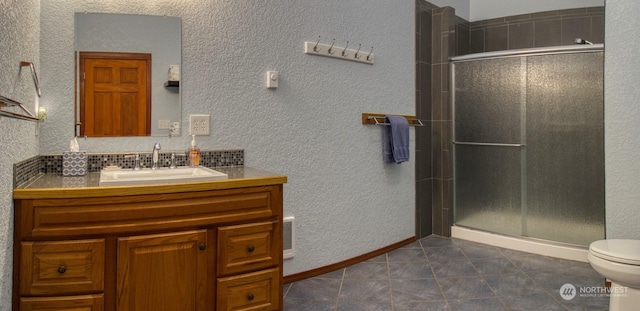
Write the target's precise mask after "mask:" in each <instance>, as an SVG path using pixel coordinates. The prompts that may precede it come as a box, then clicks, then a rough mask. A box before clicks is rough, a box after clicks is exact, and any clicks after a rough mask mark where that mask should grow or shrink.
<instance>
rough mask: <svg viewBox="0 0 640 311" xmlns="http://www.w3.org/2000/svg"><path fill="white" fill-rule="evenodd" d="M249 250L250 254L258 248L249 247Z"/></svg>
mask: <svg viewBox="0 0 640 311" xmlns="http://www.w3.org/2000/svg"><path fill="white" fill-rule="evenodd" d="M247 250H248V251H249V253H253V251H255V250H256V248H255V247H254V246H253V245H250V246H249V247H247Z"/></svg>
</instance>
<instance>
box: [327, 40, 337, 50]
mask: <svg viewBox="0 0 640 311" xmlns="http://www.w3.org/2000/svg"><path fill="white" fill-rule="evenodd" d="M334 44H336V39H335V38H333V42H331V46H330V47H329V50H328V51H327V53H329V54H333V51H332V50H333V45H334Z"/></svg>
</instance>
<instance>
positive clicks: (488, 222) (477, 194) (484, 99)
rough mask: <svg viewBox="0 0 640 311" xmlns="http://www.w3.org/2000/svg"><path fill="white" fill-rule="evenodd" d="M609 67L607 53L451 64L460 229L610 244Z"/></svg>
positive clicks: (511, 57) (512, 57)
mask: <svg viewBox="0 0 640 311" xmlns="http://www.w3.org/2000/svg"><path fill="white" fill-rule="evenodd" d="M603 67H604V65H603V52H601V51H599V52H594V51H589V52H579V53H573V52H572V53H559V54H549V53H547V54H535V55H509V56H506V57H499V58H485V59H474V60H464V61H456V62H454V63H453V64H452V78H453V85H452V90H453V96H452V97H453V100H454V223H455V224H456V225H460V226H465V227H470V228H474V229H480V230H485V231H490V232H495V233H502V234H507V235H516V236H525V237H532V238H539V239H544V240H550V241H556V242H562V243H569V244H577V245H588V244H589V243H591V242H593V241H595V240H599V239H603V238H604V120H603V119H604V105H603V102H604V100H603V97H604V92H603V90H604V88H603V81H604V78H603Z"/></svg>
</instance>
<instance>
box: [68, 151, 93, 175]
mask: <svg viewBox="0 0 640 311" xmlns="http://www.w3.org/2000/svg"><path fill="white" fill-rule="evenodd" d="M86 173H87V153H86V152H84V151H80V152H71V151H66V152H63V153H62V176H84V175H85V174H86Z"/></svg>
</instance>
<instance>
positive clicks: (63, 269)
mask: <svg viewBox="0 0 640 311" xmlns="http://www.w3.org/2000/svg"><path fill="white" fill-rule="evenodd" d="M65 272H67V267H65V266H60V267H58V273H60V274H62V273H65Z"/></svg>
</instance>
